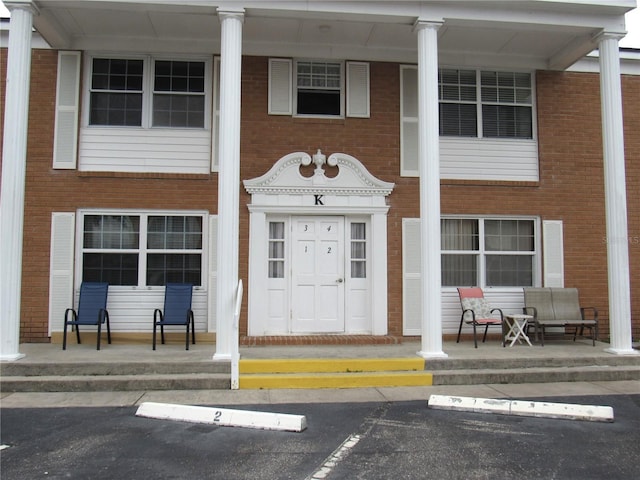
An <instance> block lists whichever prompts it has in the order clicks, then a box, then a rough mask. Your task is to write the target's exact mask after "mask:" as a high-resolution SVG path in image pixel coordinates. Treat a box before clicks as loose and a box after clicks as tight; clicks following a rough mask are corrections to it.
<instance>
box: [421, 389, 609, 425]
mask: <svg viewBox="0 0 640 480" xmlns="http://www.w3.org/2000/svg"><path fill="white" fill-rule="evenodd" d="M428 407H429V408H436V409H440V410H456V411H466V412H476V413H497V414H500V415H518V416H523V417H540V418H563V419H567V420H587V421H591V422H613V408H611V407H607V406H599V405H578V404H571V403H549V402H531V401H524V400H496V399H492V398H475V397H455V396H449V395H431V396H430V397H429V400H428Z"/></svg>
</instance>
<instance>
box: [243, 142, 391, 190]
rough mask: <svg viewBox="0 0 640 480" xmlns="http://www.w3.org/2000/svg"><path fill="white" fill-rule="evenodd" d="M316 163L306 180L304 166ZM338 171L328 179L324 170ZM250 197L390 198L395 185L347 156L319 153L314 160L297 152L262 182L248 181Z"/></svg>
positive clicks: (246, 183)
mask: <svg viewBox="0 0 640 480" xmlns="http://www.w3.org/2000/svg"><path fill="white" fill-rule="evenodd" d="M311 163H314V164H315V166H316V168H315V170H314V172H313V175H311V176H309V177H305V176H303V175H302V173H301V171H300V167H301V166H309V165H311ZM326 165H328V166H330V167H338V174H337V175H335V176H334V177H327V176H326V175H325V170H324V167H325V166H326ZM244 187H245V189H246V190H247V192H248V193H250V194H252V195H253V194H256V193H259V194H267V195H283V194H290V195H300V194H316V195H317V194H322V195H358V196H387V195H389V194H390V193H391V191H392V190H393V187H394V184H393V183H389V182H383V181H382V180H379V179H378V178H376V177H374V176H373V175H371V173H369V171H368V170H367V169H366V167H365V166H364V165H363V164H362V163H361V162H360V161H359V160H358V159H356V158H355V157H352V156H351V155H347V154H346V153H334V154H332V155H330V156H329V158H327V157H326V156H325V155H323V153H322V152H321V151H320V150H318V151H317V152H316V154H315V155H313V157H311V155H309V154H307V153H305V152H294V153H290V154H288V155H285V156H284V157H282V158H281V159H280V160H278V161H277V162H276V163H275V165H274V166H273V167H271V169H270V170H269V171H268V172H267V173H265V174H264V175H262V176H261V177H258V178H253V179H250V180H245V181H244Z"/></svg>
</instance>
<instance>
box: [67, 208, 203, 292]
mask: <svg viewBox="0 0 640 480" xmlns="http://www.w3.org/2000/svg"><path fill="white" fill-rule="evenodd" d="M91 215H126V216H134V217H140V231H139V244H138V248H137V249H135V252H136V253H137V254H138V283H137V285H111V286H110V287H109V288H110V289H111V288H113V289H116V290H135V289H138V288H144V289H147V290H156V289H162V288H164V285H162V286H159V285H147V280H146V278H147V253H153V252H154V251H155V252H156V253H157V252H158V251H157V250H156V249H148V248H147V225H148V222H147V221H146V220H145V221H143V220H142V218H143V217H145V218H148V217H151V216H177V217H186V216H197V217H201V218H202V246H201V248H200V249H197V250H196V249H190V250H179V249H176V250H171V253H194V252H196V251H197V252H198V253H199V254H200V285H194V288H195V289H206V288H207V280H208V277H209V273H208V272H209V270H208V268H207V265H208V264H209V263H208V262H209V258H208V252H209V247H208V245H209V235H208V232H209V223H208V222H209V214H208V213H207V212H205V211H202V210H193V211H191V210H127V209H117V210H116V209H113V210H112V209H86V210H78V212H77V222H76V245H77V248H76V252H75V256H76V262H75V264H76V268H75V278H76V279H78V284H79V283H80V282H81V281H82V278H83V254H84V253H85V248H84V218H85V216H91ZM93 251H96V250H93ZM104 251H105V253H109V252H114V251H115V250H104ZM133 251H134V249H131V250H124V249H123V250H118V253H120V252H122V253H126V252H133ZM163 251H165V250H163Z"/></svg>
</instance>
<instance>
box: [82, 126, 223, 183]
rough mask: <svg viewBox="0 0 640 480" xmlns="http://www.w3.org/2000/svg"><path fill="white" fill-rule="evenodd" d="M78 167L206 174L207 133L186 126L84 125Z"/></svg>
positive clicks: (207, 131)
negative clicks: (140, 127) (143, 127)
mask: <svg viewBox="0 0 640 480" xmlns="http://www.w3.org/2000/svg"><path fill="white" fill-rule="evenodd" d="M79 156H80V164H79V170H82V171H96V172H114V171H115V172H161V173H191V174H198V173H200V174H206V173H209V172H210V170H211V167H210V162H211V132H210V131H209V130H190V129H148V130H147V129H136V128H114V127H112V128H99V127H85V128H83V129H82V130H81V132H80V155H79Z"/></svg>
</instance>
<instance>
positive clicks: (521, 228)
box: [484, 220, 535, 252]
mask: <svg viewBox="0 0 640 480" xmlns="http://www.w3.org/2000/svg"><path fill="white" fill-rule="evenodd" d="M484 225H485V227H484V228H485V249H486V250H487V251H502V252H509V251H511V252H533V251H534V243H535V242H534V233H533V232H534V226H533V221H532V220H485V223H484Z"/></svg>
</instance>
